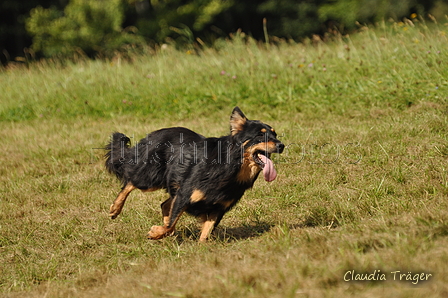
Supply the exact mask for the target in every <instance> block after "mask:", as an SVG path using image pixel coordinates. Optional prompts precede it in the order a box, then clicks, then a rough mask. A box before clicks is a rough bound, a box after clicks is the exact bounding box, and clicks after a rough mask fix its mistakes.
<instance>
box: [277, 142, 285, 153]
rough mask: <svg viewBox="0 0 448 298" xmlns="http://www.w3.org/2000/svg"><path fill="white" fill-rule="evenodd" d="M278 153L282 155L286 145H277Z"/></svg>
mask: <svg viewBox="0 0 448 298" xmlns="http://www.w3.org/2000/svg"><path fill="white" fill-rule="evenodd" d="M276 146H277V153H282V152H283V149H285V145H283V143H277V144H276Z"/></svg>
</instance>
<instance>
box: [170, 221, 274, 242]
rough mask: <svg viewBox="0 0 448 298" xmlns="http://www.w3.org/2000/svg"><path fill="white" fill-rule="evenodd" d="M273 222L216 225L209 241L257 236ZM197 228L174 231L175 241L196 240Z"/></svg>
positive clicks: (230, 240) (267, 229)
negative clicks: (238, 225) (231, 226)
mask: <svg viewBox="0 0 448 298" xmlns="http://www.w3.org/2000/svg"><path fill="white" fill-rule="evenodd" d="M273 226H274V225H273V224H270V223H267V222H258V223H256V224H250V225H243V226H240V227H234V228H229V227H225V226H218V227H217V228H216V230H215V231H213V233H212V235H211V236H210V240H211V241H220V242H227V243H228V242H233V241H238V240H244V239H249V238H253V237H259V236H261V235H263V234H264V233H266V232H269V231H270V230H271V228H272V227H273ZM200 233H201V232H200V230H199V229H184V230H179V231H177V233H176V241H177V242H178V243H179V244H180V243H182V242H184V241H189V240H190V241H191V240H196V241H197V240H198V239H199V235H200Z"/></svg>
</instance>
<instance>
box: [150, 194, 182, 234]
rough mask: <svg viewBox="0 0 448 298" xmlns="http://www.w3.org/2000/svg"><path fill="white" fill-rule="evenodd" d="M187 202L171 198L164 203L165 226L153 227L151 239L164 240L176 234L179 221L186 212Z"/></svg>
mask: <svg viewBox="0 0 448 298" xmlns="http://www.w3.org/2000/svg"><path fill="white" fill-rule="evenodd" d="M184 205H185V202H183V201H182V199H181V198H179V196H176V197H174V198H169V199H168V200H166V201H165V202H164V203H162V214H163V226H152V227H151V230H150V231H149V232H148V238H149V239H162V238H163V237H166V236H169V235H171V234H173V233H174V229H175V226H176V223H177V221H178V220H179V218H180V216H181V215H182V213H183V212H184V211H185V209H186V206H184Z"/></svg>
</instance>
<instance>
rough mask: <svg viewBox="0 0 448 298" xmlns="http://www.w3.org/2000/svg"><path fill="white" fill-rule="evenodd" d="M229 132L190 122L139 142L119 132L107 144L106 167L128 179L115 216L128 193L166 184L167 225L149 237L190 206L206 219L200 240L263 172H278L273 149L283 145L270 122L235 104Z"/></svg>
mask: <svg viewBox="0 0 448 298" xmlns="http://www.w3.org/2000/svg"><path fill="white" fill-rule="evenodd" d="M230 129H231V132H230V135H228V136H224V137H220V138H205V137H203V136H201V135H199V134H197V133H195V132H193V131H191V130H189V129H187V128H183V127H173V128H165V129H161V130H157V131H154V132H152V133H150V134H148V135H147V136H146V137H145V138H144V139H142V140H141V141H140V142H139V143H138V144H136V145H135V146H134V147H132V148H131V147H130V139H129V138H128V137H126V136H125V135H124V134H121V133H114V134H113V135H112V138H111V142H110V143H109V144H108V145H107V146H106V148H105V149H106V150H107V153H106V158H107V160H106V168H107V170H108V171H109V172H110V173H113V174H115V175H116V176H117V177H118V179H120V180H121V182H122V183H123V188H122V190H121V192H120V193H119V194H118V196H117V198H116V199H115V201H114V202H113V204H112V206H111V207H110V214H109V215H110V217H111V218H116V217H117V216H118V215H119V214H120V212H121V210H122V208H123V205H124V203H125V201H126V198H127V197H128V195H129V193H130V192H131V191H133V190H134V189H136V188H138V189H140V190H142V191H154V190H157V189H165V190H166V191H167V193H168V194H169V198H168V199H167V200H166V201H165V202H163V203H162V205H161V207H162V215H163V226H153V227H152V228H151V230H150V231H149V233H148V238H150V239H160V238H163V237H165V236H168V235H171V234H172V233H173V232H174V227H175V225H176V222H177V220H178V219H179V217H180V216H181V214H182V213H183V212H184V211H186V212H187V213H190V214H192V215H194V216H196V217H199V218H200V220H201V221H202V224H203V226H202V231H201V235H200V238H199V240H200V241H205V240H206V239H207V237H208V236H209V234H210V233H211V231H212V230H213V229H214V227H216V226H217V225H218V224H219V222H220V221H221V219H222V217H223V215H224V214H225V213H226V212H227V211H229V210H230V209H231V208H232V207H233V206H234V205H235V204H236V203H237V202H238V201H239V199H240V198H241V197H242V196H243V194H244V192H245V191H246V189H248V188H251V187H252V185H253V184H254V182H255V180H256V179H257V177H258V175H259V174H260V172H263V176H264V178H265V180H267V181H272V180H274V179H275V178H276V176H277V173H276V171H275V169H274V165H273V162H272V161H271V160H270V158H269V157H270V155H271V153H282V152H283V149H284V145H283V144H282V143H281V142H280V141H279V140H278V139H277V134H276V133H275V131H274V129H273V128H271V127H270V126H269V125H267V124H264V123H262V122H260V121H257V120H248V119H247V118H246V117H245V116H244V114H243V112H242V111H241V110H240V109H239V108H238V107H235V108H234V110H233V112H232V115H231V117H230Z"/></svg>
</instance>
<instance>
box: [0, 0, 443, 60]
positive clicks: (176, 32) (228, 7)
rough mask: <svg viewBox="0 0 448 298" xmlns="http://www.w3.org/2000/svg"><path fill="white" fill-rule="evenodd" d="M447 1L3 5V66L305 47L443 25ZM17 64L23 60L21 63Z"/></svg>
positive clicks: (54, 0) (71, 0)
mask: <svg viewBox="0 0 448 298" xmlns="http://www.w3.org/2000/svg"><path fill="white" fill-rule="evenodd" d="M445 2H446V1H443V0H401V1H396V0H259V1H256V0H244V1H237V0H21V1H16V0H3V1H2V2H1V4H0V20H1V21H0V48H1V51H2V52H1V60H2V62H4V63H5V62H7V61H12V60H14V59H19V60H20V59H24V58H28V56H32V57H70V56H73V55H75V54H81V55H85V56H88V57H107V56H113V55H115V54H116V53H117V52H123V53H129V52H134V51H139V50H140V49H142V48H143V47H144V46H146V45H148V44H160V43H174V44H176V45H178V46H192V45H195V44H207V45H213V42H214V41H215V40H216V39H218V38H221V37H226V36H228V35H229V34H231V33H234V32H236V31H238V30H241V31H243V32H245V33H246V34H249V35H250V36H252V37H254V38H255V39H258V40H264V39H266V38H267V36H276V37H280V38H285V39H293V40H296V41H300V40H301V39H303V38H305V37H309V36H310V35H312V34H317V35H323V34H325V32H327V31H328V30H338V31H339V32H342V33H343V32H348V31H350V30H353V29H356V26H357V25H356V24H366V23H369V24H371V23H376V22H379V21H382V20H388V19H391V18H392V19H394V20H399V19H401V18H404V17H410V16H411V15H414V16H419V17H420V16H427V15H428V14H429V13H431V14H433V15H436V16H438V17H443V16H444V14H445V13H447V12H448V4H445ZM16 57H19V58H16Z"/></svg>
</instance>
